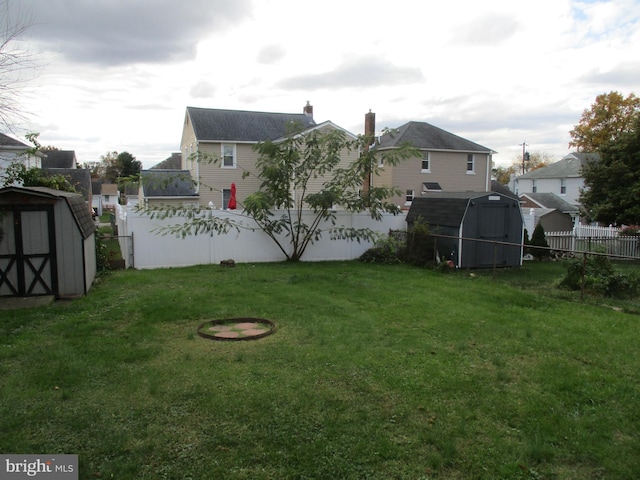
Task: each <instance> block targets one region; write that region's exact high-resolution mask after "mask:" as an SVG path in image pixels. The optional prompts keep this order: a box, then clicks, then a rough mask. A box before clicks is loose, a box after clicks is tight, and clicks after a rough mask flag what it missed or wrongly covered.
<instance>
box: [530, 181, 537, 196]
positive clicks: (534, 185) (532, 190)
mask: <svg viewBox="0 0 640 480" xmlns="http://www.w3.org/2000/svg"><path fill="white" fill-rule="evenodd" d="M537 192H538V185H536V181H535V180H534V181H533V183H532V186H531V193H537Z"/></svg>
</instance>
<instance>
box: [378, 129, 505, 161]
mask: <svg viewBox="0 0 640 480" xmlns="http://www.w3.org/2000/svg"><path fill="white" fill-rule="evenodd" d="M397 130H398V131H397V132H395V133H385V134H384V135H382V136H381V137H380V142H379V144H378V146H377V148H389V147H396V146H398V145H399V144H401V143H403V142H409V143H411V144H412V145H413V146H414V147H416V148H420V149H424V150H452V151H456V152H469V153H473V152H478V153H494V152H493V151H492V150H491V149H490V148H487V147H483V146H482V145H479V144H477V143H474V142H472V141H470V140H467V139H466V138H462V137H459V136H458V135H455V134H453V133H450V132H447V131H446V130H442V129H441V128H438V127H435V126H433V125H431V124H429V123H426V122H409V123H405V124H404V125H402V126H401V127H400V128H398V129H397Z"/></svg>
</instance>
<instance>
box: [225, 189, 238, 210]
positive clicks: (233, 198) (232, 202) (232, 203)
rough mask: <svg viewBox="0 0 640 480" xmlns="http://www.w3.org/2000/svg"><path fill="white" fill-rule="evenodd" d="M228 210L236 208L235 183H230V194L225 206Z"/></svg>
mask: <svg viewBox="0 0 640 480" xmlns="http://www.w3.org/2000/svg"><path fill="white" fill-rule="evenodd" d="M227 208H228V209H229V210H235V209H236V184H235V183H232V184H231V196H230V197H229V206H228V207H227Z"/></svg>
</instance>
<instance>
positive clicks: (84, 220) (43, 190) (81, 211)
mask: <svg viewBox="0 0 640 480" xmlns="http://www.w3.org/2000/svg"><path fill="white" fill-rule="evenodd" d="M12 192H15V193H22V194H27V195H35V196H40V197H45V198H60V199H63V200H64V201H65V202H66V203H67V205H69V209H70V210H71V214H72V216H73V218H74V220H75V222H76V225H77V226H78V230H79V231H80V233H81V235H82V238H85V239H86V238H88V237H89V236H90V235H91V234H93V233H94V232H95V231H96V224H95V222H94V221H93V219H92V218H91V214H90V213H89V207H88V206H87V204H86V203H85V201H84V198H82V195H80V194H79V193H71V192H63V191H61V190H54V189H52V188H47V187H7V188H3V189H1V190H0V195H5V194H8V193H12Z"/></svg>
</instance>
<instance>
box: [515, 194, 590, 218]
mask: <svg viewBox="0 0 640 480" xmlns="http://www.w3.org/2000/svg"><path fill="white" fill-rule="evenodd" d="M522 197H529V198H530V199H531V200H533V201H534V202H535V203H537V204H538V205H540V208H551V209H555V210H559V211H561V212H563V213H577V212H579V211H580V210H579V209H578V207H576V206H575V205H571V204H570V203H569V202H567V201H565V200H563V199H562V198H560V197H559V196H558V195H556V194H555V193H523V194H522V195H520V198H522Z"/></svg>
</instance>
